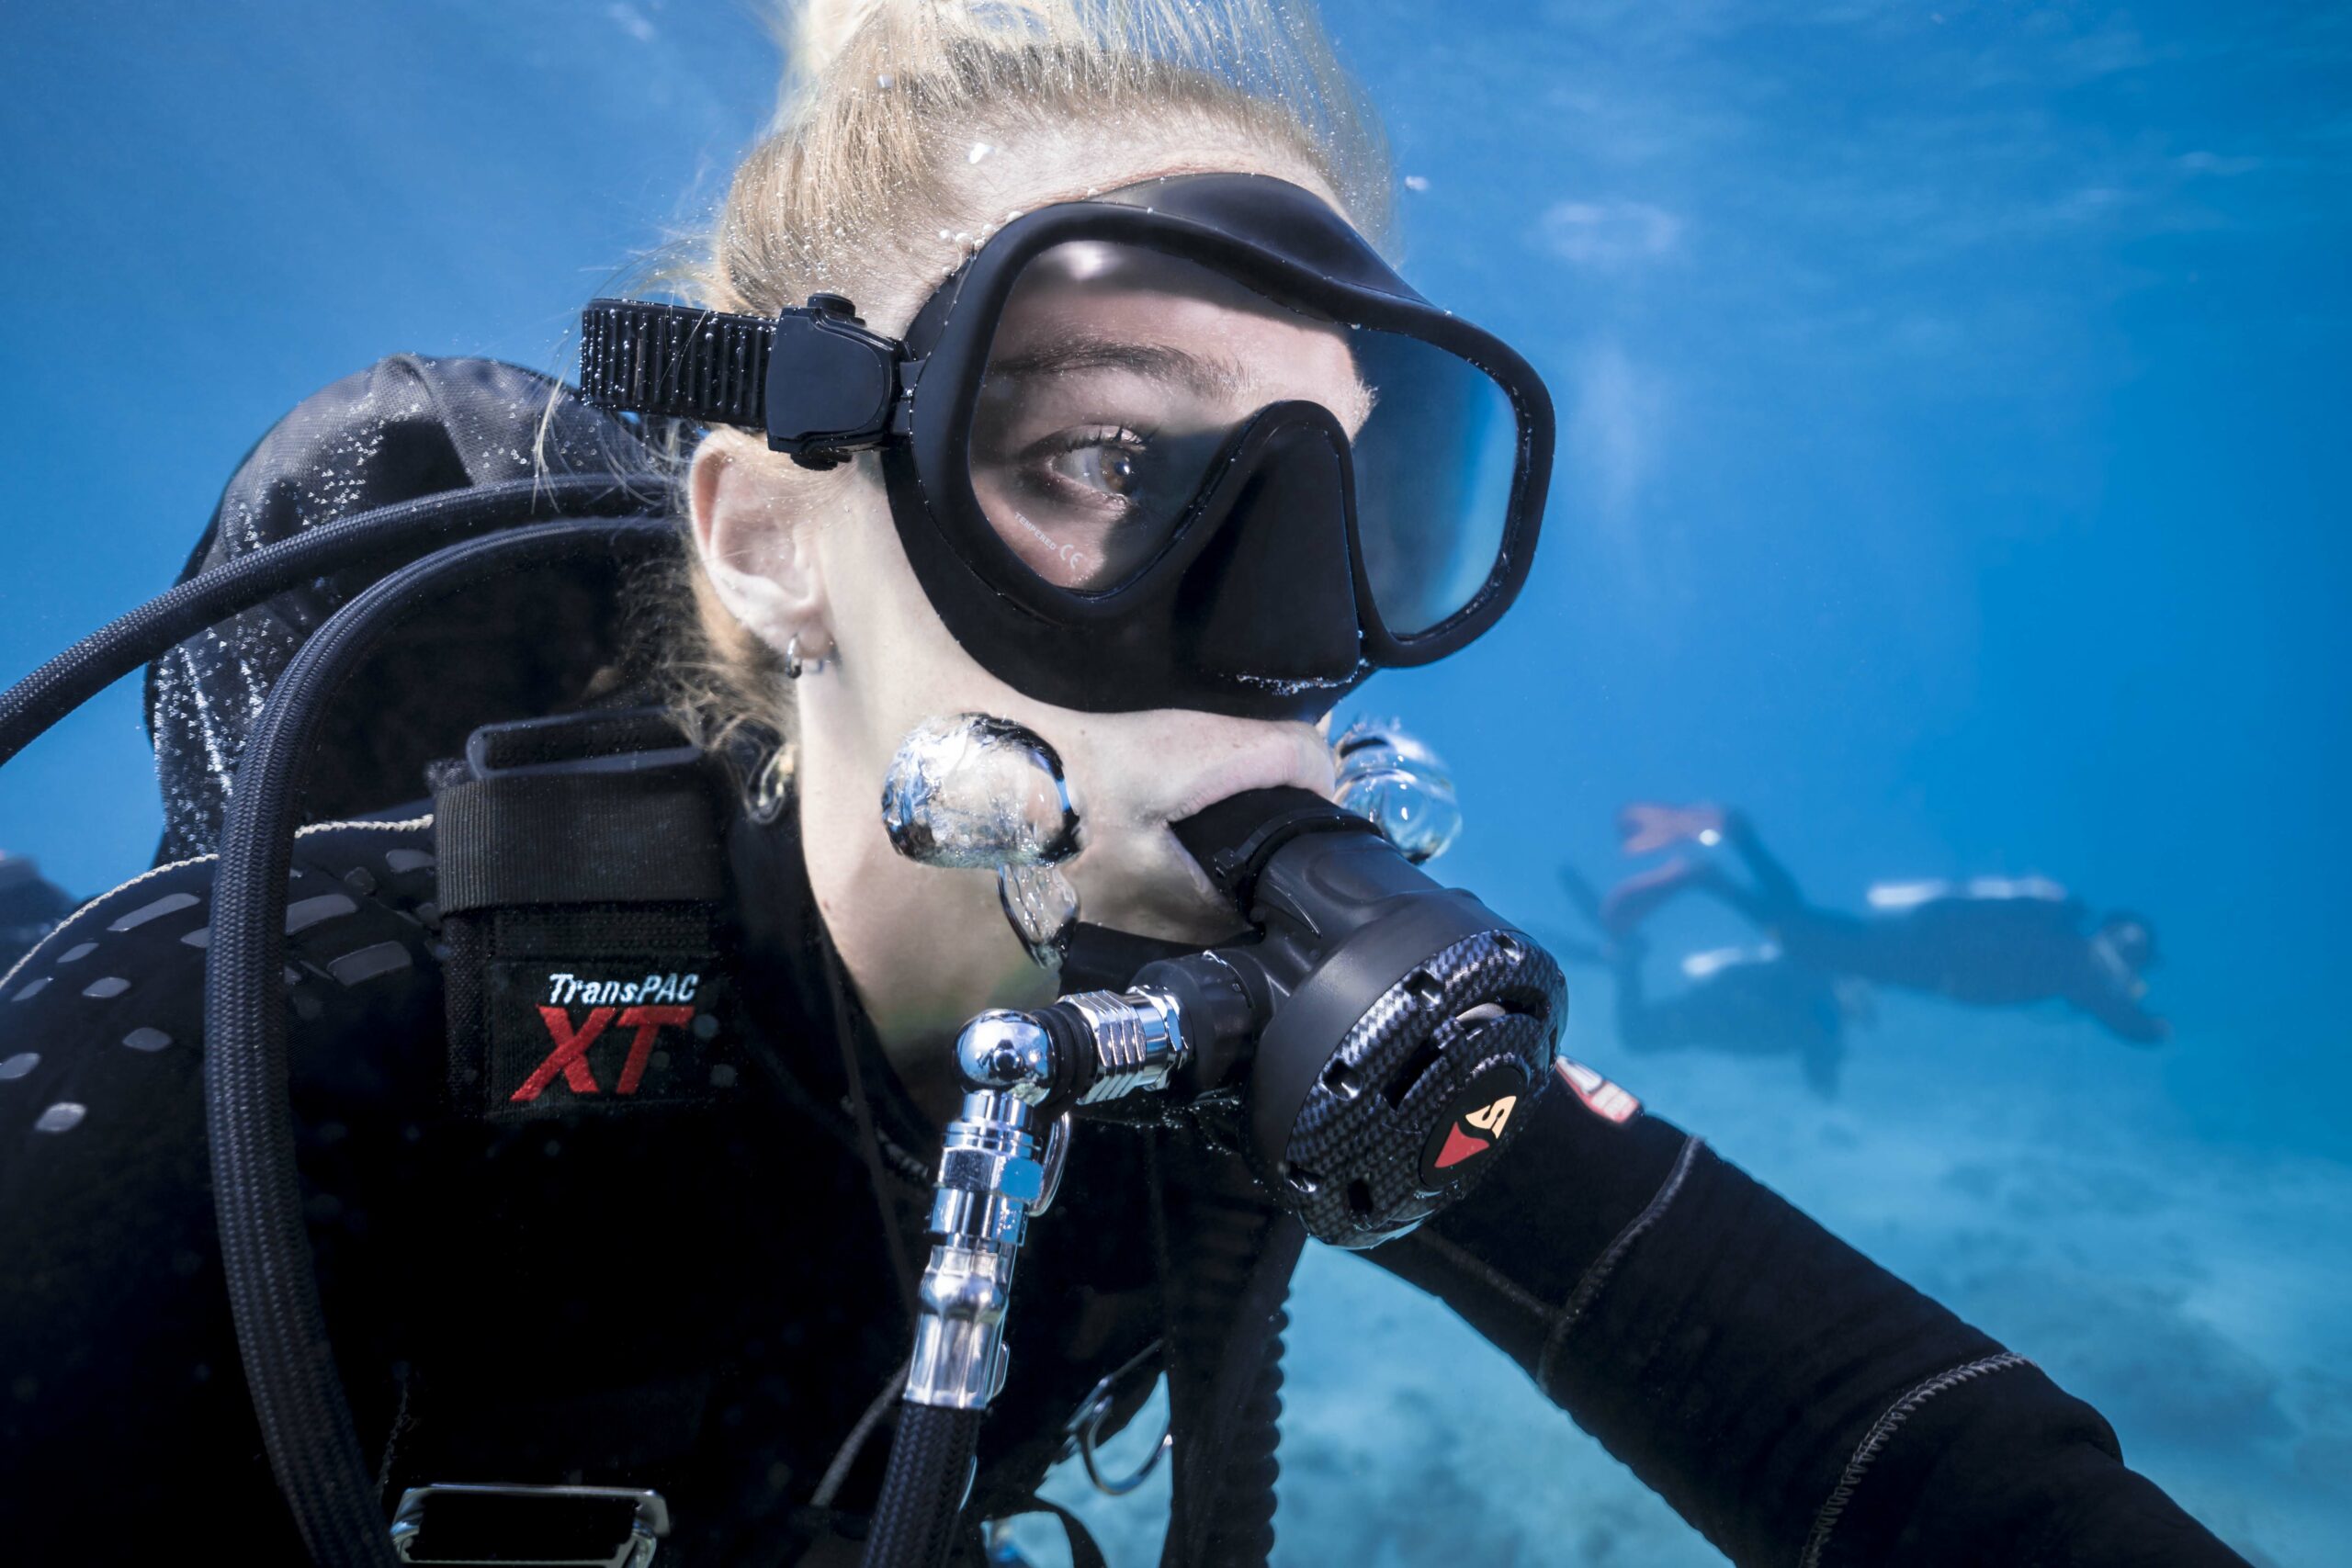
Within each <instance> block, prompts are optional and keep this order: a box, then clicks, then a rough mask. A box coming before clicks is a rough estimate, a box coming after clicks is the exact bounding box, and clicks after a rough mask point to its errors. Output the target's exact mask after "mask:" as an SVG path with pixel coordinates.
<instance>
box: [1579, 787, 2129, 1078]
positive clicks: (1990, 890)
mask: <svg viewBox="0 0 2352 1568" xmlns="http://www.w3.org/2000/svg"><path fill="white" fill-rule="evenodd" d="M1618 831H1619V836H1620V838H1621V839H1622V840H1623V845H1624V849H1625V852H1626V853H1628V854H1644V853H1647V852H1652V851H1656V850H1661V849H1667V848H1670V847H1672V846H1675V845H1680V844H1691V845H1695V846H1697V847H1698V848H1699V849H1701V850H1702V851H1713V850H1715V849H1718V848H1720V847H1726V846H1727V847H1728V848H1730V849H1731V850H1732V852H1734V853H1736V855H1737V856H1738V857H1739V861H1740V863H1741V864H1742V866H1743V867H1744V868H1745V869H1746V871H1747V876H1746V877H1745V878H1744V879H1743V878H1740V877H1736V876H1734V875H1732V874H1729V873H1728V872H1727V871H1726V870H1725V869H1724V866H1723V865H1722V863H1720V862H1719V861H1718V860H1716V859H1715V858H1713V856H1712V855H1711V854H1703V853H1702V854H1698V855H1687V856H1677V857H1676V858H1674V859H1671V860H1669V861H1668V862H1666V863H1663V864H1661V865H1659V866H1657V867H1656V868H1654V869H1652V870H1649V871H1646V872H1641V873H1636V874H1634V875H1633V876H1630V877H1628V878H1627V879H1626V880H1625V881H1623V883H1620V884H1619V885H1618V886H1616V887H1614V888H1612V889H1611V891H1610V893H1609V895H1608V897H1606V898H1605V899H1603V900H1602V905H1601V920H1602V924H1603V927H1604V929H1605V930H1607V931H1609V932H1610V933H1611V935H1612V936H1615V937H1616V938H1618V939H1619V940H1621V941H1622V940H1623V939H1624V938H1626V937H1628V936H1631V935H1632V934H1633V933H1634V932H1636V931H1639V930H1640V929H1641V927H1642V925H1643V924H1644V922H1645V921H1646V920H1648V919H1649V918H1650V917H1651V916H1653V915H1654V914H1656V913H1657V910H1658V909H1659V908H1662V907H1663V906H1664V905H1666V904H1667V903H1668V902H1669V901H1671V900H1672V899H1674V898H1676V897H1679V896H1680V895H1681V894H1683V893H1686V892H1694V891H1695V892H1700V893H1704V894H1706V895H1708V896H1709V897H1714V898H1717V899H1720V900H1721V901H1722V902H1724V903H1725V904H1728V905H1729V906H1731V908H1734V909H1736V910H1737V911H1738V912H1739V913H1740V914H1741V915H1742V916H1744V917H1746V918H1747V919H1748V920H1749V921H1751V922H1752V923H1754V924H1755V925H1756V927H1757V928H1758V930H1759V931H1763V932H1764V933H1765V935H1767V936H1768V937H1769V938H1770V940H1771V942H1772V943H1773V945H1774V946H1775V947H1776V948H1778V949H1779V951H1780V952H1781V954H1782V955H1783V956H1784V957H1785V958H1786V959H1787V960H1788V961H1789V962H1790V963H1792V964H1799V965H1803V966H1804V968H1805V969H1808V970H1811V971H1814V972H1816V973H1819V974H1822V975H1825V976H1838V977H1844V978H1850V979H1855V980H1861V981H1865V982H1868V983H1870V984H1871V985H1879V986H1894V987H1901V988H1903V989H1905V990H1913V991H1924V992H1927V993H1928V994H1929V995H1932V996H1939V997H1943V998H1947V999H1949V1000H1951V1001H1956V1002H1964V1003H1967V1004H1969V1005H1971V1006H1974V1007H2012V1006H2019V1005H2023V1004H2027V1003H2032V1002H2041V1001H2051V1000H2057V1001H2064V1002H2065V1003H2067V1004H2068V1005H2069V1006H2071V1007H2073V1008H2075V1009H2076V1010H2079V1011H2082V1012H2085V1013H2087V1014H2089V1015H2090V1016H2091V1017H2092V1018H2094V1019H2097V1020H2098V1021H2099V1023H2101V1024H2102V1025H2104V1026H2105V1027H2106V1028H2107V1030H2108V1031H2109V1032H2110V1033H2113V1034H2116V1035H2119V1036H2120V1037H2121V1038H2123V1039H2125V1040H2128V1041H2131V1043H2134V1044H2140V1045H2153V1044H2156V1043H2160V1042H2162V1041H2165V1040H2167V1039H2169V1038H2171V1035H2172V1025H2171V1024H2170V1023H2169V1022H2167V1021H2165V1020H2164V1019H2162V1018H2159V1017H2157V1016H2155V1015H2154V1013H2151V1012H2149V1011H2148V1010H2147V1009H2146V1008H2145V1007H2144V1006H2143V1005H2142V998H2143V997H2144V996H2145V994H2146V992H2147V982H2146V981H2145V980H2143V978H2142V977H2141V976H2142V975H2143V972H2144V971H2145V970H2147V969H2149V968H2150V967H2152V966H2153V965H2154V964H2155V963H2156V961H2157V960H2156V948H2155V933H2154V931H2153V930H2152V929H2151V927H2150V926H2149V924H2148V922H2147V921H2146V920H2145V919H2143V918H2141V917H2140V916H2138V915H2135V914H2131V913H2129V912H2127V911H2123V910H2116V911H2113V912H2111V913H2109V914H2108V915H2106V916H2104V917H2101V918H2099V919H2098V920H2097V921H2096V922H2094V921H2093V919H2092V918H2091V911H2090V908H2089V907H2088V906H2087V905H2086V904H2085V903H2083V901H2082V900H2080V899H2078V898H2075V897H2072V896H2071V895H2069V894H2068V893H2067V892H2066V890H2065V889H2064V888H2063V887H2060V886H2058V885H2057V884H2055V883H2053V882H2051V881H2048V880H2047V879H2045V878H2041V877H2021V878H2001V877H1978V878H1974V879H1973V880H1970V881H1968V882H1964V883H1958V884H1954V883H1947V882H1915V883H1882V884H1880V885H1878V886H1873V887H1872V888H1871V894H1870V902H1871V912H1870V913H1869V914H1867V915H1849V914H1845V913H1842V912H1839V911H1838V910H1833V909H1824V908H1820V907H1818V906H1817V905H1815V904H1813V903H1812V902H1810V901H1809V900H1807V899H1806V897H1805V896H1804V893H1803V892H1802V891H1801V890H1800V889H1799V888H1798V886H1797V884H1796V879H1795V878H1794V877H1792V875H1791V874H1789V872H1788V869H1787V868H1786V867H1785V866H1783V865H1782V864H1781V862H1780V861H1779V860H1778V859H1777V858H1776V857H1775V856H1774V855H1773V854H1772V853H1771V852H1770V851H1768V850H1767V849H1765V847H1764V845H1763V843H1762V841H1761V840H1759V839H1758V836H1757V833H1756V829H1755V828H1754V826H1753V825H1752V824H1751V823H1750V822H1749V821H1748V820H1747V817H1746V815H1745V814H1743V813H1741V812H1739V811H1736V810H1733V809H1727V808H1725V807H1721V806H1715V805H1711V804H1702V805H1695V806H1686V807H1673V806H1664V805H1657V804H1652V803H1636V804H1634V805H1632V806H1628V807H1625V808H1624V810H1623V812H1622V813H1620V814H1619V818H1618Z"/></svg>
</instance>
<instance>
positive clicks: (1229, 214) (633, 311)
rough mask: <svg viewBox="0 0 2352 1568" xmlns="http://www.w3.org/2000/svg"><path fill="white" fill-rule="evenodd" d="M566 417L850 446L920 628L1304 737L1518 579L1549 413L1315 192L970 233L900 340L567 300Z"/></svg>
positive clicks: (1215, 198)
mask: <svg viewBox="0 0 2352 1568" xmlns="http://www.w3.org/2000/svg"><path fill="white" fill-rule="evenodd" d="M581 360H582V373H581V382H582V389H583V391H584V392H585V393H586V395H587V397H588V399H589V400H591V401H592V402H595V403H598V404H601V405H602V406H604V407H606V408H611V409H616V410H620V411H624V412H637V413H640V414H645V415H648V416H652V417H662V418H674V419H684V420H689V421H694V422H697V423H705V424H732V425H741V426H744V427H747V428H750V429H754V430H760V431H763V433H764V434H766V435H767V437H768V443H769V445H770V446H772V447H774V448H775V449H776V450H778V451H783V452H787V453H790V454H792V455H793V457H795V458H796V460H797V461H799V462H800V463H802V464H803V465H804V466H808V467H812V468H825V467H831V466H832V465H833V464H835V463H838V462H839V461H841V460H842V457H844V456H845V455H847V454H849V453H854V452H859V451H867V450H877V449H878V451H879V452H880V461H881V468H882V473H883V476H884V479H885V481H886V483H887V485H888V491H889V499H890V509H891V513H892V516H893V518H894V520H895V522H896V525H897V527H898V530H899V538H900V540H901V542H902V544H903V546H904V547H905V550H906V554H907V559H908V561H909V562H910V565H911V566H912V568H913V570H914V573H915V577H916V579H917V581H920V582H921V583H922V588H923V592H924V593H925V594H926V595H927V596H928V597H929V599H930V601H931V604H932V607H933V609H934V610H935V611H936V612H937V613H938V615H939V616H940V618H941V620H943V621H944V623H945V624H946V626H947V629H948V631H949V632H950V633H951V634H952V635H953V636H954V637H956V640H957V642H958V643H960V644H961V645H962V646H963V647H964V649H966V650H967V652H969V653H970V654H971V655H972V657H973V658H974V659H976V660H978V661H979V663H980V664H981V665H982V666H983V667H984V668H986V669H987V670H988V671H990V672H991V673H992V674H994V675H996V676H997V677H998V678H999V679H1001V680H1002V681H1004V682H1006V683H1007V684H1009V685H1011V686H1012V687H1013V688H1015V689H1016V690H1018V691H1021V692H1023V693H1024V694H1027V695H1029V696H1032V697H1035V698H1036V699H1038V700H1040V701H1043V702H1047V703H1051V704H1054V705H1057V706H1061V707H1068V708H1076V709H1080V710H1083V711H1089V712H1098V713H1099V712H1123V711H1132V710H1136V709H1143V708H1158V707H1180V708H1194V709H1200V710H1204V711H1207V712H1212V713H1223V714H1232V715H1237V716H1245V717H1253V718H1314V717H1317V716H1321V715H1322V714H1324V713H1326V712H1328V711H1329V709H1330V707H1331V706H1332V705H1333V704H1334V703H1336V702H1337V701H1338V700H1339V699H1340V697H1341V696H1342V695H1344V694H1346V693H1347V692H1348V691H1350V690H1351V689H1352V688H1353V687H1355V686H1356V685H1357V684H1359V683H1360V682H1363V680H1364V679H1365V678H1367V677H1368V676H1370V675H1371V674H1372V673H1373V672H1374V671H1375V670H1380V669H1384V668H1395V667H1400V666H1406V665H1416V664H1426V663H1429V662H1430V661H1431V660H1436V659H1441V658H1442V657H1444V656H1445V655H1447V654H1449V653H1452V652H1453V651H1454V650H1455V649H1460V648H1462V647H1463V646H1464V645H1465V644H1467V643H1469V642H1470V641H1471V640H1472V639H1474V638H1476V637H1478V636H1480V635H1481V634H1482V633H1484V632H1485V631H1486V630H1487V628H1488V627H1489V626H1493V625H1494V624H1495V622H1496V621H1497V620H1498V619H1499V618H1500V616H1501V615H1502V613H1503V612H1504V611H1505V610H1506V609H1508V608H1509V607H1510V603H1511V601H1512V599H1513V598H1514V597H1516V596H1517V594H1518V592H1519V590H1520V587H1521V584H1522V583H1523V582H1524V581H1526V577H1527V570H1528V565H1529V561H1530V558H1532V555H1533V553H1534V548H1535V537H1536V532H1537V529H1538V527H1539V526H1540V525H1541V522H1542V518H1543V510H1544V491H1545V488H1546V486H1547V483H1548V481H1549V479H1550V473H1551V463H1552V446H1553V421H1552V404H1551V399H1550V396H1549V395H1548V394H1547V393H1546V392H1545V390H1544V384H1543V382H1542V381H1541V380H1540V379H1538V378H1537V377H1536V375H1535V372H1534V371H1533V370H1532V368H1531V367H1529V366H1528V364H1527V362H1526V361H1525V360H1524V359H1522V358H1521V357H1520V355H1518V354H1516V353H1514V352H1513V351H1512V350H1511V349H1510V347H1509V346H1508V345H1506V344H1503V343H1502V342H1501V341H1500V340H1498V339H1497V338H1495V337H1493V336H1491V335H1489V334H1488V333H1484V332H1482V331H1480V330H1479V329H1478V328H1476V327H1474V326H1472V325H1470V324H1469V323H1468V322H1466V321H1462V320H1460V319H1458V318H1456V317H1454V316H1453V315H1450V314H1448V313H1447V312H1445V311H1442V310H1439V309H1437V308H1436V307H1435V306H1432V305H1431V304H1430V303H1429V301H1427V300H1426V299H1422V298H1421V297H1420V295H1419V294H1417V293H1415V292H1414V291H1413V289H1412V288H1410V287H1409V286H1408V285H1407V284H1406V283H1405V281H1404V280H1403V279H1402V278H1400V277H1398V276H1397V274H1396V273H1395V272H1394V271H1392V270H1391V269H1390V268H1389V266H1388V265H1387V264H1386V263H1385V262H1384V261H1382V260H1381V259H1380V256H1379V254H1377V253H1376V252H1374V250H1373V248H1372V246H1371V245H1370V244H1369V243H1366V242H1365V241H1364V239H1363V237H1362V236H1361V235H1359V234H1358V233H1357V232H1356V231H1354V230H1353V229H1352V228H1351V227H1349V225H1348V224H1347V222H1346V221H1345V220H1342V219H1341V218H1340V216H1339V215H1338V214H1337V213H1336V212H1334V211H1333V210H1332V209H1330V208H1329V206H1328V205H1326V204H1325V203H1324V202H1323V201H1322V200H1321V199H1320V198H1318V197H1315V196H1314V195H1312V194H1310V193H1309V192H1307V191H1305V190H1302V189H1300V188H1299V187H1297V186H1292V185H1288V184H1285V183H1283V181H1280V180H1276V179H1271V178H1268V177H1266V176H1263V175H1186V176H1180V177H1170V178H1168V179H1162V180H1154V181H1150V182H1148V183H1147V184H1145V185H1141V186H1133V187H1130V188H1128V189H1126V190H1123V191H1119V192H1115V193H1113V194H1111V195H1109V196H1105V197H1097V198H1093V199H1090V200H1086V201H1076V202H1068V203H1063V204H1059V205H1057V206H1053V207H1047V208H1044V209H1039V210H1037V211H1035V212H1032V213H1029V214H1026V215H1024V216H1023V217H1021V218H1017V219H1015V220H1012V222H1010V223H1007V224H1006V225H1005V226H1004V227H1003V228H1002V229H1001V230H1000V231H998V232H997V233H996V234H995V235H994V236H993V237H991V238H990V239H989V241H988V243H986V244H985V245H983V246H982V247H981V248H980V250H979V251H978V253H977V254H974V255H973V256H972V257H971V259H970V260H969V261H967V263H966V264H965V265H963V266H962V267H961V268H959V269H958V270H957V271H956V273H955V274H953V275H952V276H949V277H948V278H947V280H946V281H945V282H944V283H943V284H941V285H940V287H939V288H938V289H937V290H936V291H935V292H934V293H933V295H932V297H931V299H929V301H928V302H926V303H925V304H924V305H923V307H922V310H920V311H918V312H917V313H916V316H915V319H914V321H913V322H912V324H911V325H910V327H909V328H908V331H907V334H906V337H905V338H904V339H903V340H902V341H893V340H891V339H888V338H886V337H882V336H880V335H879V334H877V333H872V332H869V331H867V330H866V329H865V324H864V322H863V321H860V320H859V319H858V318H857V316H856V315H855V313H854V306H852V305H851V303H850V302H849V301H848V300H845V299H841V298H839V297H838V296H831V295H817V296H813V297H812V298H811V299H810V300H809V304H808V305H807V306H806V307H804V308H796V309H792V310H786V311H784V312H783V313H782V314H781V315H779V316H777V317H775V318H773V319H771V318H764V317H749V316H730V315H723V314H719V313H717V312H713V311H707V310H691V309H687V308H684V307H679V306H672V305H658V304H649V303H642V302H639V301H633V300H611V299H606V300H598V301H596V302H595V303H594V304H592V305H591V306H590V307H589V309H588V310H587V313H586V316H585V318H584V322H583V332H582V350H581Z"/></svg>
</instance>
